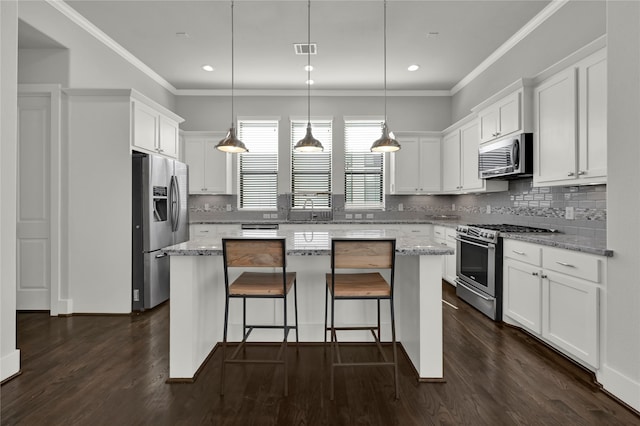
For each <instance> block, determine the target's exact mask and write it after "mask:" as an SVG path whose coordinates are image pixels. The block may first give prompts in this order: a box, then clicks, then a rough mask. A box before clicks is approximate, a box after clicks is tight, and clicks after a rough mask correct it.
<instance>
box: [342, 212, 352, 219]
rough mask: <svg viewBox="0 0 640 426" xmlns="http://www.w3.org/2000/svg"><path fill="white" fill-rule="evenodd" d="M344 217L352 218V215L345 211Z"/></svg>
mask: <svg viewBox="0 0 640 426" xmlns="http://www.w3.org/2000/svg"><path fill="white" fill-rule="evenodd" d="M344 217H345V218H346V219H353V215H352V214H351V213H347V214H345V215H344Z"/></svg>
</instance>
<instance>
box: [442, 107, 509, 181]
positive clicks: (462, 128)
mask: <svg viewBox="0 0 640 426" xmlns="http://www.w3.org/2000/svg"><path fill="white" fill-rule="evenodd" d="M445 132H446V133H445V135H444V137H443V138H442V191H443V192H446V193H462V192H494V191H506V190H507V188H508V185H509V184H508V182H506V181H498V180H485V179H480V178H479V176H478V175H479V174H478V148H479V135H480V133H479V130H478V120H472V121H471V122H466V123H464V124H461V125H459V126H455V125H454V126H453V127H450V128H449V129H447V130H446V131H445Z"/></svg>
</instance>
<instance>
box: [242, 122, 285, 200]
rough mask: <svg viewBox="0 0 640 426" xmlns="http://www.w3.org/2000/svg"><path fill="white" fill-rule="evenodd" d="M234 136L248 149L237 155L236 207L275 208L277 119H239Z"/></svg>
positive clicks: (276, 198)
mask: <svg viewBox="0 0 640 426" xmlns="http://www.w3.org/2000/svg"><path fill="white" fill-rule="evenodd" d="M238 137H239V138H240V140H241V141H242V142H244V144H245V145H246V146H247V149H248V150H249V152H245V153H242V154H239V155H238V174H239V179H238V181H239V185H240V188H239V193H240V208H241V209H260V210H275V209H276V208H277V201H278V121H277V120H239V121H238Z"/></svg>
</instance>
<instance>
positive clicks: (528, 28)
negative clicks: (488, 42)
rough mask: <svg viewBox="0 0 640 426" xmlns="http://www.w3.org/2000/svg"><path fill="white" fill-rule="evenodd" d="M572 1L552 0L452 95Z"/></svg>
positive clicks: (478, 67) (462, 81)
mask: <svg viewBox="0 0 640 426" xmlns="http://www.w3.org/2000/svg"><path fill="white" fill-rule="evenodd" d="M569 1H571V0H552V1H551V3H549V4H548V5H547V6H546V7H545V8H544V9H542V10H541V11H540V12H539V13H538V14H537V15H536V16H534V17H533V19H531V20H530V21H529V22H527V23H526V24H525V25H524V26H523V27H522V28H521V29H520V30H519V31H518V32H516V33H515V34H514V35H512V36H511V37H510V38H509V39H508V40H507V41H505V42H504V43H503V44H502V45H501V46H500V47H498V48H497V49H496V50H495V51H494V52H493V53H492V54H491V55H489V56H488V57H487V58H486V59H485V60H484V61H482V62H481V63H480V65H478V66H477V67H476V68H475V69H474V70H473V71H471V72H470V73H469V74H467V75H466V76H465V77H464V78H463V79H462V80H460V81H459V82H458V83H457V84H456V85H455V86H453V87H452V88H451V90H450V95H451V96H453V95H455V94H456V93H458V92H459V91H460V90H462V88H464V87H465V86H466V85H468V84H469V83H471V82H472V81H473V80H475V79H476V78H477V77H478V76H479V75H480V74H482V73H483V72H484V71H486V70H487V69H488V68H489V67H490V66H491V65H493V64H494V63H495V62H497V61H498V59H500V58H501V57H502V56H504V55H505V54H506V53H507V52H509V51H510V50H511V49H513V48H514V47H515V46H516V45H517V44H518V43H520V41H522V40H523V39H524V38H525V37H527V36H528V35H529V34H531V33H532V32H533V31H534V30H535V29H536V28H538V27H539V26H540V25H542V24H543V23H544V22H545V21H546V20H547V19H549V18H550V17H551V16H553V14H554V13H556V12H557V11H558V10H560V8H562V6H564V5H565V4H567V3H569Z"/></svg>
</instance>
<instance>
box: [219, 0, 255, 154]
mask: <svg viewBox="0 0 640 426" xmlns="http://www.w3.org/2000/svg"><path fill="white" fill-rule="evenodd" d="M233 59H234V58H233V0H231V127H230V128H229V133H227V136H226V137H225V138H224V139H222V140H221V141H220V142H218V144H217V145H216V148H217V149H219V150H220V151H222V152H231V153H241V152H249V150H248V149H247V147H246V146H245V145H244V143H242V141H241V140H240V139H238V137H237V136H236V126H235V116H234V112H233V88H234V79H233V77H234V76H233V66H234V61H233Z"/></svg>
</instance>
